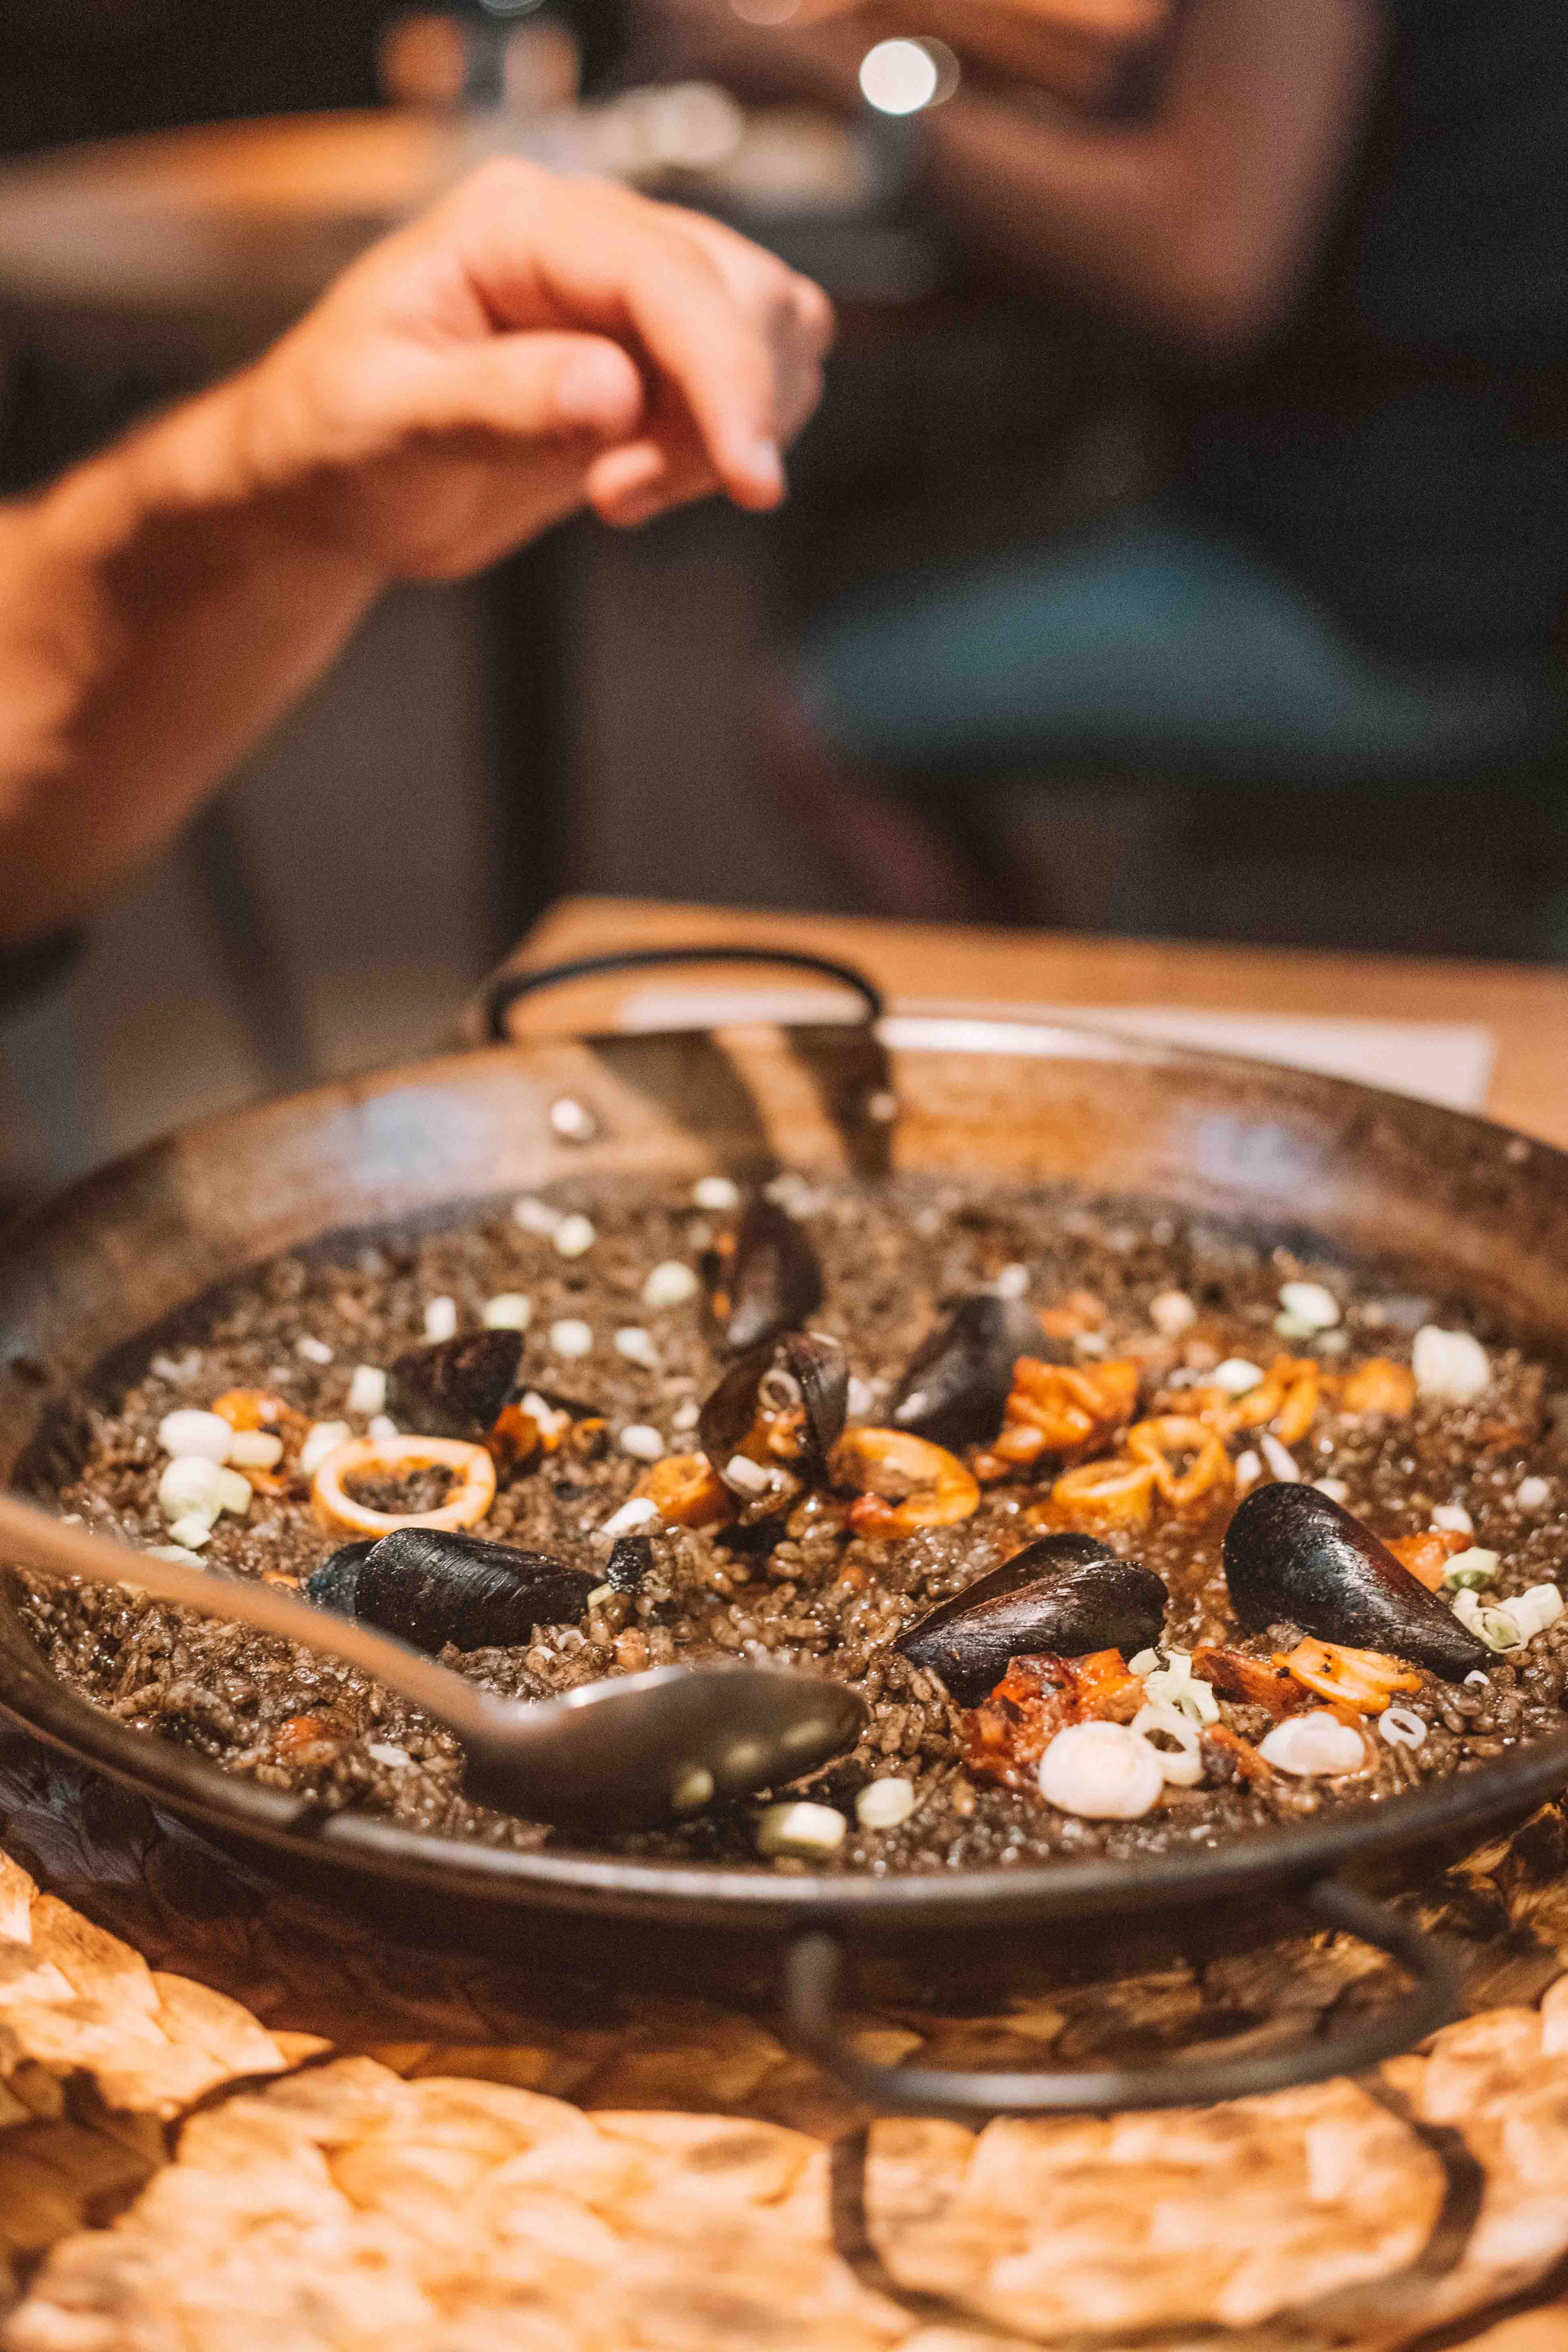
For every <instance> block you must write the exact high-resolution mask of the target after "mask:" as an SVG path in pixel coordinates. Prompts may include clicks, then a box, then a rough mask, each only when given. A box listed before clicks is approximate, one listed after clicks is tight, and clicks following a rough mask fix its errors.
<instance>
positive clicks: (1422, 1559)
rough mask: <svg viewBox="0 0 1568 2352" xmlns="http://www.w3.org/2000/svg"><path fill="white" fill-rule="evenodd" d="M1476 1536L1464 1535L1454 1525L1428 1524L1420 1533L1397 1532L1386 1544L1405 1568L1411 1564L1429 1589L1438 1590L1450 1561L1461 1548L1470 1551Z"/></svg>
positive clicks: (1416, 1578) (1412, 1573)
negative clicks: (1431, 1525) (1424, 1530)
mask: <svg viewBox="0 0 1568 2352" xmlns="http://www.w3.org/2000/svg"><path fill="white" fill-rule="evenodd" d="M1474 1542H1475V1538H1474V1536H1462V1535H1460V1534H1458V1531H1457V1530H1456V1529H1455V1528H1427V1529H1426V1532H1425V1533H1424V1534H1422V1535H1418V1536H1395V1537H1394V1541H1393V1542H1392V1543H1390V1544H1386V1545H1385V1546H1384V1549H1385V1550H1388V1551H1391V1552H1392V1553H1393V1554H1394V1559H1396V1560H1397V1561H1398V1562H1399V1565H1400V1567H1401V1568H1407V1569H1408V1570H1410V1573H1411V1575H1412V1576H1413V1577H1415V1580H1416V1582H1417V1583H1419V1584H1424V1585H1425V1586H1426V1590H1427V1591H1428V1592H1436V1590H1437V1588H1438V1586H1439V1585H1440V1584H1441V1583H1442V1581H1443V1579H1444V1576H1445V1575H1446V1574H1447V1567H1448V1562H1449V1561H1450V1560H1451V1559H1458V1555H1459V1554H1460V1552H1462V1551H1468V1549H1469V1548H1470V1546H1471V1545H1472V1544H1473V1543H1474Z"/></svg>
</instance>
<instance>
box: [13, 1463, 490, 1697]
mask: <svg viewBox="0 0 1568 2352" xmlns="http://www.w3.org/2000/svg"><path fill="white" fill-rule="evenodd" d="M0 1561H5V1562H8V1563H10V1564H12V1565H16V1564H18V1563H20V1562H22V1561H26V1564H27V1566H28V1567H30V1568H36V1569H41V1570H44V1571H45V1572H46V1573H47V1574H49V1575H51V1576H79V1577H83V1578H85V1579H86V1580H87V1581H88V1582H89V1584H110V1585H128V1586H130V1587H131V1588H132V1590H134V1591H141V1592H150V1593H151V1594H152V1595H153V1598H154V1600H158V1601H178V1602H179V1603H180V1605H181V1607H182V1608H185V1609H195V1610H197V1611H199V1612H200V1613H201V1615H203V1616H204V1617H221V1618H223V1619H225V1620H226V1622H228V1623H230V1624H237V1625H254V1626H255V1627H256V1628H257V1630H258V1633H280V1634H281V1635H282V1636H283V1638H284V1639H285V1640H286V1641H289V1642H298V1643H300V1647H301V1648H302V1649H307V1650H314V1651H316V1652H317V1654H319V1655H320V1656H321V1657H323V1658H332V1659H335V1660H336V1661H337V1663H338V1664H340V1665H351V1666H363V1668H364V1670H365V1672H366V1673H367V1674H371V1675H374V1676H375V1678H376V1680H377V1681H378V1682H382V1683H384V1684H385V1685H387V1687H388V1689H390V1690H395V1691H396V1692H397V1693H398V1694H399V1696H402V1697H404V1698H407V1699H412V1700H413V1701H414V1703H415V1705H416V1706H422V1707H423V1708H424V1709H425V1711H426V1714H427V1715H431V1716H434V1717H435V1718H436V1720H437V1722H438V1723H443V1724H445V1725H446V1726H447V1729H448V1730H450V1731H455V1732H456V1733H457V1735H458V1738H460V1739H464V1740H469V1739H483V1738H486V1736H487V1735H489V1734H492V1733H493V1732H494V1730H495V1729H496V1726H497V1717H498V1715H499V1714H500V1712H501V1709H500V1707H499V1706H498V1705H497V1703H496V1702H495V1701H494V1700H492V1699H490V1698H489V1697H487V1696H486V1694H485V1693H484V1692H483V1691H480V1690H476V1689H475V1688H474V1685H472V1683H469V1682H465V1681H464V1679H463V1677H462V1675H455V1674H453V1673H451V1672H450V1671H449V1669H448V1668H447V1667H446V1666H438V1665H437V1664H436V1662H435V1660H434V1659H433V1658H426V1657H424V1656H422V1655H421V1654H420V1652H419V1651H417V1650H411V1649H409V1648H408V1647H407V1645H406V1644H405V1643H402V1642H395V1641H394V1640H393V1639H392V1637H391V1635H390V1634H388V1633H375V1632H374V1631H373V1629H372V1628H371V1627H370V1626H368V1625H361V1624H358V1623H356V1622H355V1621H354V1619H353V1618H352V1617H339V1616H335V1615H334V1614H333V1613H332V1612H331V1610H327V1609H315V1608H312V1607H311V1606H310V1603H309V1602H308V1601H296V1600H294V1599H292V1598H291V1596H290V1595H289V1594H288V1593H287V1592H280V1591H279V1590H278V1589H277V1587H276V1586H275V1585H270V1584H261V1583H252V1582H251V1581H250V1580H248V1579H241V1578H238V1577H233V1578H231V1577H226V1576H215V1575H212V1574H210V1573H209V1572H208V1571H207V1570H205V1569H202V1568H187V1567H186V1565H185V1563H184V1560H178V1559H151V1558H150V1557H149V1556H148V1554H147V1553H146V1552H142V1551H135V1550H132V1547H131V1546H130V1545H129V1544H122V1543H111V1542H110V1541H109V1540H108V1539H107V1538H104V1537H102V1536H94V1535H89V1533H88V1531H87V1529H86V1528H78V1527H71V1526H69V1525H68V1523H67V1522H66V1521H65V1520H63V1519H57V1518H51V1517H50V1516H49V1515H48V1513H47V1511H40V1510H37V1509H36V1508H35V1507H34V1506H33V1505H32V1504H31V1503H24V1502H22V1501H21V1500H20V1499H19V1498H18V1497H17V1496H15V1495H6V1494H3V1493H0Z"/></svg>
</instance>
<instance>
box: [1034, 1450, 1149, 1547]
mask: <svg viewBox="0 0 1568 2352" xmlns="http://www.w3.org/2000/svg"><path fill="white" fill-rule="evenodd" d="M1153 1507H1154V1468H1153V1465H1152V1463H1149V1462H1131V1461H1129V1460H1128V1459H1127V1457H1126V1456H1125V1455H1124V1454H1112V1455H1110V1458H1109V1459H1108V1460H1106V1461H1103V1462H1080V1463H1079V1465H1078V1467H1077V1468H1076V1469H1074V1470H1064V1471H1063V1472H1062V1475H1061V1476H1060V1477H1059V1478H1058V1480H1057V1482H1056V1485H1055V1486H1053V1487H1052V1488H1051V1491H1050V1496H1049V1499H1048V1500H1047V1502H1045V1503H1037V1504H1036V1505H1035V1506H1034V1507H1033V1509H1032V1510H1028V1511H1026V1512H1025V1514H1024V1517H1026V1519H1027V1520H1028V1522H1029V1524H1030V1526H1031V1527H1069V1528H1079V1530H1081V1532H1082V1533H1084V1534H1085V1535H1098V1534H1102V1533H1104V1532H1105V1531H1106V1530H1107V1529H1109V1528H1143V1527H1147V1526H1148V1524H1149V1517H1150V1514H1151V1512H1152V1509H1153Z"/></svg>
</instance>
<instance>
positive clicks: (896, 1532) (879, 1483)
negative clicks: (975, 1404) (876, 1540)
mask: <svg viewBox="0 0 1568 2352" xmlns="http://www.w3.org/2000/svg"><path fill="white" fill-rule="evenodd" d="M828 1473H829V1475H830V1476H831V1478H832V1481H833V1484H834V1485H835V1486H852V1487H854V1488H855V1489H856V1495H857V1499H856V1500H855V1502H853V1503H852V1504H851V1505H850V1507H849V1524H850V1526H851V1527H852V1528H854V1529H855V1532H856V1534H857V1535H862V1536H912V1535H914V1534H915V1533H916V1532H917V1531H918V1530H919V1529H920V1528H950V1527H952V1526H954V1525H955V1524H956V1522H957V1521H958V1520H960V1519H967V1518H968V1517H970V1515H971V1513H972V1512H973V1511H976V1510H978V1509H979V1507H980V1487H979V1485H978V1483H977V1482H976V1480H975V1478H974V1475H973V1472H972V1471H970V1470H968V1469H966V1468H965V1467H964V1465H963V1463H962V1462H961V1461H960V1460H959V1458H958V1456H957V1454H950V1453H949V1452H948V1451H947V1449H946V1447H945V1446H942V1445H932V1444H931V1442H930V1440H929V1439H927V1438H924V1437H914V1436H911V1435H910V1433H909V1432H908V1431H907V1430H902V1429H851V1430H848V1431H847V1432H846V1433H845V1434H844V1436H842V1437H841V1438H840V1439H839V1441H838V1443H837V1445H836V1446H835V1447H834V1449H833V1452H832V1454H831V1455H830V1456H829V1459H828Z"/></svg>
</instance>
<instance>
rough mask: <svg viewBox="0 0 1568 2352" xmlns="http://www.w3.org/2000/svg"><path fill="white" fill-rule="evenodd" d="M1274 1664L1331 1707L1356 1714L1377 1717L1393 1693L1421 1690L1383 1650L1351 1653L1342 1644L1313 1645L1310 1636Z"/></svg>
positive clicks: (1414, 1677) (1416, 1679) (1412, 1676)
mask: <svg viewBox="0 0 1568 2352" xmlns="http://www.w3.org/2000/svg"><path fill="white" fill-rule="evenodd" d="M1274 1663H1275V1664H1276V1665H1278V1666H1283V1667H1284V1669H1285V1671H1286V1673H1287V1674H1290V1675H1295V1677H1296V1680H1297V1681H1298V1682H1299V1683H1301V1684H1303V1685H1305V1687H1306V1688H1307V1689H1308V1690H1310V1691H1316V1692H1317V1694H1318V1696H1319V1697H1320V1698H1326V1699H1327V1700H1328V1701H1329V1702H1330V1704H1331V1706H1348V1707H1350V1708H1352V1709H1353V1711H1354V1712H1355V1713H1356V1714H1357V1715H1381V1714H1382V1713H1383V1710H1384V1707H1385V1706H1388V1705H1389V1703H1390V1701H1391V1700H1392V1699H1393V1696H1394V1692H1395V1691H1415V1690H1419V1689H1420V1687H1421V1677H1420V1675H1415V1674H1411V1673H1410V1672H1409V1671H1408V1669H1407V1668H1406V1667H1405V1666H1403V1665H1401V1664H1400V1662H1399V1660H1398V1659H1397V1658H1391V1657H1390V1656H1389V1655H1388V1654H1387V1653H1386V1652H1385V1651H1383V1650H1351V1649H1347V1648H1346V1647H1345V1645H1344V1643H1342V1642H1315V1641H1313V1640H1312V1639H1311V1638H1310V1636H1308V1638H1307V1639H1305V1640H1304V1641H1300V1642H1298V1643H1297V1644H1296V1646H1295V1648H1294V1649H1293V1650H1291V1651H1289V1652H1288V1653H1287V1654H1285V1655H1283V1656H1279V1655H1277V1656H1276V1658H1275V1661H1274Z"/></svg>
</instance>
